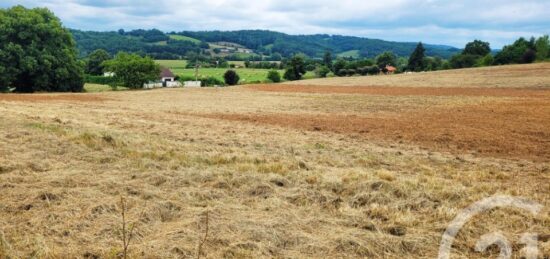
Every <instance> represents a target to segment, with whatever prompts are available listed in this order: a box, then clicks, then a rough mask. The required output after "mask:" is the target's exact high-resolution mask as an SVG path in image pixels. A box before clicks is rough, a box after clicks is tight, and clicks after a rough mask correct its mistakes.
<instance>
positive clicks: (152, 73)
mask: <svg viewBox="0 0 550 259" xmlns="http://www.w3.org/2000/svg"><path fill="white" fill-rule="evenodd" d="M103 65H104V67H105V69H107V70H109V71H110V72H113V73H114V74H115V75H114V81H115V82H116V84H120V85H122V86H124V87H128V88H133V89H137V88H143V85H144V84H145V83H147V82H150V81H155V80H157V79H159V76H160V67H159V65H158V64H156V63H155V61H154V60H152V59H151V58H150V57H141V56H139V55H137V54H128V53H126V52H119V53H118V54H117V55H116V56H115V58H114V59H111V60H108V61H106V62H104V63H103Z"/></svg>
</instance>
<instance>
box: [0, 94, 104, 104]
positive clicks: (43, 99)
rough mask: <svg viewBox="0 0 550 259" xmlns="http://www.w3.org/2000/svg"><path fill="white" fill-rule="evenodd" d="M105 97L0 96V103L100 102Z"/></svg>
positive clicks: (90, 95) (59, 95)
mask: <svg viewBox="0 0 550 259" xmlns="http://www.w3.org/2000/svg"><path fill="white" fill-rule="evenodd" d="M107 100H109V99H108V98H106V97H103V96H99V95H94V94H0V101H8V102H56V101H71V102H102V101H107Z"/></svg>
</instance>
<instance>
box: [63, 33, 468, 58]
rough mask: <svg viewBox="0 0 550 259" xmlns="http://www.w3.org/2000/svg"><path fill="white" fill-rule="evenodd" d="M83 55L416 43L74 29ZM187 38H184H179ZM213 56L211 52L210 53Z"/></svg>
mask: <svg viewBox="0 0 550 259" xmlns="http://www.w3.org/2000/svg"><path fill="white" fill-rule="evenodd" d="M71 32H72V33H73V35H74V38H75V40H76V42H77V44H78V48H79V50H80V54H81V55H82V56H86V55H87V54H88V53H91V52H92V51H94V50H96V49H105V50H107V51H108V52H110V53H111V54H115V53H116V52H118V51H130V52H142V53H146V54H149V55H151V56H153V57H155V58H159V59H160V58H162V59H176V58H179V57H182V56H184V55H186V54H187V53H188V52H195V53H201V52H202V53H206V50H207V49H209V48H213V47H212V46H213V45H212V44H211V45H210V46H209V45H208V44H206V42H208V43H217V42H231V43H237V44H240V45H242V46H244V47H246V48H248V49H251V50H252V51H253V52H254V53H256V54H262V55H264V56H272V55H273V54H276V53H279V54H281V55H282V56H283V57H290V56H292V55H293V54H296V53H304V54H306V55H308V56H309V57H318V58H320V57H322V56H323V54H324V53H325V52H326V51H330V52H332V53H333V54H334V55H340V56H345V57H348V56H353V57H355V58H360V57H361V58H364V57H369V58H372V57H376V56H377V55H378V54H380V53H382V52H384V51H392V52H393V53H395V54H396V55H398V56H408V55H410V53H411V52H412V51H413V50H414V48H415V47H416V43H402V42H390V41H383V40H376V39H367V38H360V37H350V36H336V35H335V36H332V35H325V34H319V35H288V34H284V33H279V32H272V31H262V30H243V31H202V32H191V31H184V32H178V33H176V32H172V33H170V34H166V33H163V32H161V31H159V30H135V31H130V32H124V31H123V30H120V31H119V32H89V31H79V30H72V31H71ZM177 36H185V37H177ZM425 47H426V54H427V55H429V56H439V57H442V58H449V57H451V56H452V55H453V54H456V53H458V52H459V49H457V48H454V47H449V46H441V45H429V44H426V45H425ZM209 53H212V52H209Z"/></svg>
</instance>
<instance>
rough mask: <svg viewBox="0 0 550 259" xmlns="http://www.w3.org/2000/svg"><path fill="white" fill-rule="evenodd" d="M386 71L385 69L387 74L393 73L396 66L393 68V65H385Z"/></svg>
mask: <svg viewBox="0 0 550 259" xmlns="http://www.w3.org/2000/svg"><path fill="white" fill-rule="evenodd" d="M386 71H387V72H386V74H388V75H391V74H395V72H396V71H397V68H395V67H394V66H390V65H387V66H386Z"/></svg>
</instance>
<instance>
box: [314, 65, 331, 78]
mask: <svg viewBox="0 0 550 259" xmlns="http://www.w3.org/2000/svg"><path fill="white" fill-rule="evenodd" d="M328 73H330V69H329V68H328V67H327V66H320V67H318V68H317V69H315V74H316V75H317V77H321V78H324V77H327V75H328Z"/></svg>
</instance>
